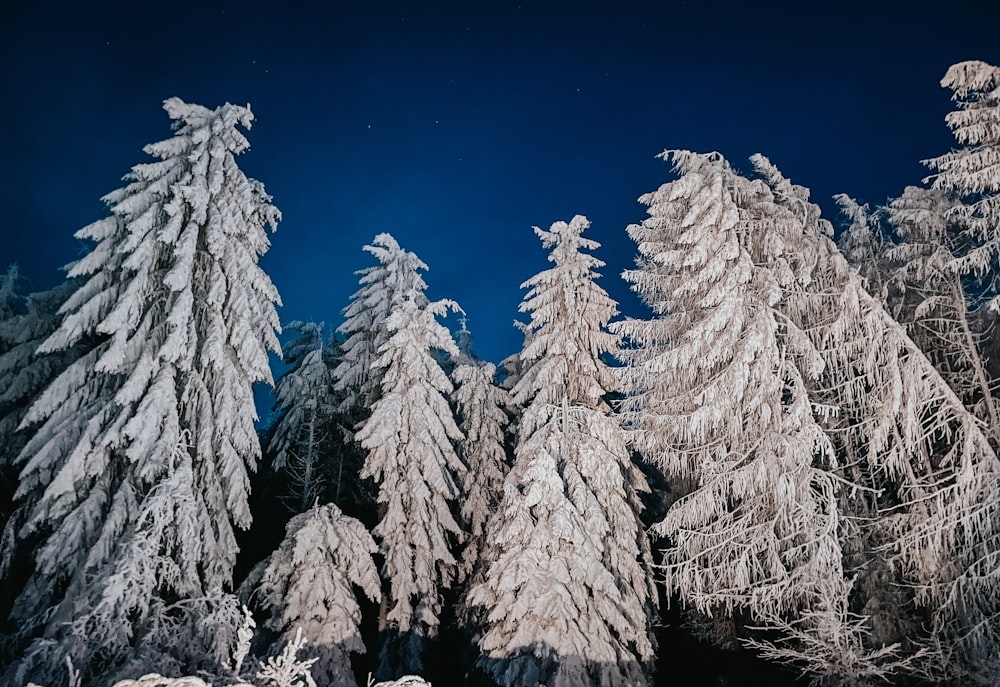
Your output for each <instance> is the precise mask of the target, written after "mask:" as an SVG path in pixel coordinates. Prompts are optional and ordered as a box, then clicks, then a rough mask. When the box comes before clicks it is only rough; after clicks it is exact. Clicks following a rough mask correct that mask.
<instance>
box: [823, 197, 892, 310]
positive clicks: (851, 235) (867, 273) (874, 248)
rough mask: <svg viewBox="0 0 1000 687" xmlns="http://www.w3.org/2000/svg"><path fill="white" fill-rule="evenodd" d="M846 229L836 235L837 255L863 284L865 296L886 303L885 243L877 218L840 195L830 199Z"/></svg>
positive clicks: (874, 214) (863, 206)
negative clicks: (856, 272) (842, 218)
mask: <svg viewBox="0 0 1000 687" xmlns="http://www.w3.org/2000/svg"><path fill="white" fill-rule="evenodd" d="M833 199H834V200H835V201H836V202H837V205H838V206H840V212H841V213H842V214H843V215H844V217H845V218H846V219H847V221H848V223H847V226H845V227H844V228H843V230H842V231H841V233H840V240H839V242H838V244H839V246H840V250H841V252H842V253H843V254H844V257H846V258H847V261H848V262H849V263H850V264H851V266H852V267H853V268H854V269H856V270H857V271H858V274H860V275H861V277H862V278H863V279H864V280H865V283H866V284H867V286H868V292H869V293H871V294H872V295H873V296H875V297H876V298H878V299H879V300H880V301H882V302H883V303H886V302H887V301H888V293H887V291H888V274H887V273H888V271H889V269H890V268H889V266H888V265H887V264H886V259H887V258H886V255H885V251H886V250H887V248H888V246H887V241H886V238H885V234H884V232H883V231H882V226H881V214H880V213H879V212H877V211H876V212H872V211H871V209H870V208H869V207H868V205H861V204H859V203H858V202H857V201H856V200H854V199H853V198H851V197H850V196H848V195H846V194H844V193H838V194H837V195H835V196H834V197H833Z"/></svg>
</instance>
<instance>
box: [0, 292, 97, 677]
mask: <svg viewBox="0 0 1000 687" xmlns="http://www.w3.org/2000/svg"><path fill="white" fill-rule="evenodd" d="M78 286H79V284H78V283H76V282H75V281H73V280H66V281H63V282H62V283H61V284H60V285H58V286H56V287H55V288H53V289H50V290H49V291H41V292H39V293H32V294H29V295H28V296H27V298H25V300H26V308H27V311H26V312H24V313H22V314H14V315H12V316H10V317H9V318H7V319H5V320H3V321H0V351H2V352H0V484H2V486H0V490H2V498H3V502H4V503H11V502H12V501H13V496H14V493H15V491H16V489H17V471H18V466H17V465H16V461H15V459H16V457H17V456H18V455H19V454H20V453H21V450H22V449H23V448H24V444H25V441H26V440H27V435H28V433H27V431H19V430H18V427H19V425H20V424H21V420H22V419H23V418H24V416H25V414H26V413H27V412H28V407H29V406H30V405H31V403H32V401H33V400H34V399H35V398H36V397H38V395H39V394H40V393H41V392H42V390H44V388H45V387H46V386H47V385H48V384H49V383H50V382H51V381H52V380H53V379H55V377H56V376H57V375H59V373H61V372H62V371H63V370H65V369H66V367H67V366H68V365H69V364H70V363H71V362H72V361H73V360H74V359H75V358H76V357H77V356H79V355H80V354H81V353H82V352H83V351H84V350H85V349H86V348H87V344H86V343H82V342H81V343H78V344H77V345H76V346H72V347H70V348H67V349H65V350H61V351H56V352H54V353H49V354H46V355H35V351H36V350H37V349H38V347H39V346H40V345H41V343H42V342H43V341H45V339H47V338H48V337H49V336H50V335H51V334H52V332H54V331H55V329H56V328H57V327H58V326H59V314H58V311H59V307H60V306H61V305H62V304H63V302H65V300H66V299H67V298H68V297H69V296H70V295H71V294H72V293H73V291H75V290H76V288H77V287H78ZM33 500H34V499H33V497H32V496H29V497H26V498H22V499H21V504H20V506H18V507H17V508H16V509H14V510H13V512H10V513H0V522H2V523H3V534H2V535H0V580H3V581H4V583H5V584H3V585H2V590H0V617H7V614H8V613H9V611H10V604H11V603H12V602H13V600H14V596H16V592H17V590H18V588H19V587H20V584H21V582H22V581H23V579H24V577H25V576H27V575H28V573H29V572H30V567H27V569H24V568H25V567H26V566H27V565H28V560H27V559H28V558H29V555H28V550H29V548H30V546H31V545H32V543H33V542H32V541H29V540H27V539H26V538H24V537H19V536H18V530H20V528H21V526H22V525H23V524H24V518H25V516H26V515H27V511H28V508H29V506H30V504H31V502H32V501H33ZM12 505H13V504H12ZM3 658H4V657H3V654H2V653H0V662H2V659H3Z"/></svg>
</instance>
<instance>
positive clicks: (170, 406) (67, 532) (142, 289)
mask: <svg viewBox="0 0 1000 687" xmlns="http://www.w3.org/2000/svg"><path fill="white" fill-rule="evenodd" d="M164 109H165V110H166V111H167V113H168V115H169V116H170V118H171V119H172V120H174V128H175V135H174V136H173V137H172V138H169V139H167V140H164V141H161V142H159V143H154V144H151V145H148V146H146V148H145V152H146V153H148V154H149V155H151V156H152V157H154V158H156V160H155V161H153V162H149V163H144V164H139V165H136V166H135V167H133V168H132V170H131V172H130V173H129V174H128V175H127V177H126V180H127V182H128V183H127V185H126V186H125V187H123V188H121V189H119V190H117V191H114V192H112V193H110V194H109V195H107V196H106V197H105V199H104V200H105V202H106V203H107V204H108V206H109V208H110V215H109V216H108V217H106V218H105V219H102V220H99V221H97V222H95V223H93V224H91V225H89V226H87V227H85V228H84V229H81V230H80V231H78V232H77V234H76V236H77V237H78V238H80V239H84V240H89V241H92V242H93V248H92V249H91V250H90V252H89V253H88V254H87V255H85V256H84V257H83V258H81V259H80V260H79V261H78V262H76V263H74V264H73V265H71V266H70V268H69V273H68V274H69V277H70V278H75V279H79V280H80V286H79V288H77V289H76V290H75V291H74V293H73V294H72V295H71V296H70V297H69V299H68V300H67V301H66V302H65V304H64V305H63V306H62V309H61V311H60V312H61V322H60V325H59V327H58V329H57V330H56V331H55V332H54V333H53V334H52V335H51V336H49V337H48V339H46V340H45V341H44V342H43V343H42V344H41V346H40V347H39V349H38V353H39V354H48V353H51V352H55V351H60V350H66V349H69V348H71V347H73V346H75V345H77V343H79V342H87V341H90V342H92V345H91V346H90V347H89V348H88V349H87V350H86V351H85V352H84V353H82V354H81V355H80V356H79V357H78V358H77V359H76V360H75V361H74V362H73V363H72V364H70V365H69V367H68V368H67V369H66V370H65V371H64V372H63V373H62V374H60V375H59V376H58V377H57V378H56V379H55V380H54V381H53V382H52V384H50V385H49V386H48V388H47V389H46V390H45V391H44V392H43V393H42V394H41V396H40V397H39V398H38V399H37V400H36V401H35V403H34V404H33V405H32V407H31V409H30V410H29V411H28V413H27V416H26V417H25V419H24V425H25V426H28V427H31V428H32V435H31V438H30V439H29V440H28V442H27V445H26V446H25V448H24V450H23V451H22V454H21V458H20V460H21V462H22V464H23V466H24V467H23V470H22V472H21V476H20V481H21V482H20V487H19V491H18V497H19V498H20V499H21V502H22V503H23V504H24V505H26V506H27V508H28V514H27V518H26V524H25V525H24V527H23V528H22V533H21V536H32V535H36V534H37V535H39V536H41V537H42V538H43V543H42V545H41V546H40V547H39V548H38V550H37V552H36V554H35V556H34V564H35V574H34V575H33V577H32V578H31V581H30V583H29V584H28V586H27V587H26V588H25V589H24V590H23V591H22V593H21V594H20V597H19V598H18V601H17V604H16V606H15V608H14V610H13V614H12V617H13V618H14V619H15V620H16V621H18V622H21V623H26V624H28V625H29V626H30V625H31V624H32V623H34V622H36V621H37V622H38V626H39V627H38V630H39V631H40V633H41V635H40V636H38V638H37V639H36V640H35V641H34V642H33V643H32V645H31V646H30V647H29V649H28V651H27V652H26V654H25V656H24V658H23V660H22V661H20V662H19V663H18V665H17V666H15V668H16V671H15V672H16V675H17V677H18V678H19V679H21V680H22V681H24V680H25V679H26V678H27V677H32V678H33V679H36V680H39V681H44V682H50V681H51V678H52V672H51V671H52V670H53V669H54V668H55V667H57V666H62V664H63V657H64V655H68V656H70V657H71V658H72V660H73V662H74V664H75V665H76V666H77V667H79V668H80V669H81V671H82V673H83V675H84V676H86V678H87V679H88V680H90V679H94V680H96V679H98V677H99V676H100V675H113V674H114V671H115V667H116V666H118V665H125V666H128V665H130V663H129V661H130V660H131V661H133V662H138V663H142V662H143V661H144V660H145V659H143V656H146V658H147V659H148V658H149V657H150V656H157V657H159V658H158V659H157V660H161V659H162V661H163V663H165V664H167V663H168V662H169V661H170V660H173V661H174V662H175V665H176V666H178V667H179V666H181V665H189V664H194V663H197V662H203V663H204V664H205V665H211V664H212V662H213V661H214V662H215V663H216V664H219V663H221V662H223V661H225V660H226V658H227V657H228V654H229V651H230V643H231V641H232V640H233V639H234V637H233V636H232V632H230V631H229V630H228V629H227V628H233V627H235V625H236V623H235V622H233V621H234V616H238V614H239V611H238V608H237V607H236V604H235V599H234V597H232V595H231V594H230V593H229V592H228V589H229V587H230V585H231V581H232V570H233V564H234V562H235V558H236V553H237V545H236V540H235V536H234V527H240V528H246V527H248V526H249V524H250V512H249V508H248V505H247V495H248V474H247V473H248V470H252V469H255V467H256V463H257V460H258V457H259V454H260V447H259V442H258V439H257V435H256V432H255V430H254V426H253V423H254V420H255V419H256V417H255V414H254V412H253V395H252V390H251V384H252V383H254V382H270V381H271V373H270V370H269V367H268V356H267V353H268V350H271V351H278V349H279V347H278V341H277V338H276V335H275V332H276V330H277V329H278V318H277V313H276V311H275V308H274V306H275V303H276V302H278V294H277V291H276V289H275V288H274V286H273V285H272V283H271V281H270V279H268V277H267V275H266V274H265V273H264V272H263V271H262V270H261V269H260V267H259V266H258V264H257V263H258V259H259V257H260V255H262V254H263V253H264V252H265V251H266V250H267V248H268V245H269V241H268V238H267V234H266V228H267V227H268V226H269V225H270V226H271V227H272V228H273V227H274V226H275V224H276V222H277V220H278V219H279V217H280V214H279V212H278V210H277V209H276V208H275V207H274V206H273V205H271V203H270V197H269V196H268V195H267V194H266V193H265V191H264V187H263V185H262V184H261V183H260V182H258V181H255V180H253V179H249V178H247V177H246V176H245V175H244V174H243V172H242V171H241V170H240V169H239V167H238V166H237V164H236V160H235V156H236V155H238V154H239V153H241V152H243V151H244V150H246V149H247V147H248V142H247V140H246V138H245V137H244V136H243V134H242V133H241V132H240V130H239V127H240V126H242V127H246V128H249V126H250V124H251V122H252V120H253V115H252V113H251V112H250V110H249V108H248V107H240V106H235V105H229V104H226V105H223V106H222V107H219V108H217V109H215V110H210V109H207V108H205V107H202V106H200V105H192V104H187V103H184V102H182V101H181V100H179V99H177V98H171V99H169V100H167V101H166V102H165V103H164Z"/></svg>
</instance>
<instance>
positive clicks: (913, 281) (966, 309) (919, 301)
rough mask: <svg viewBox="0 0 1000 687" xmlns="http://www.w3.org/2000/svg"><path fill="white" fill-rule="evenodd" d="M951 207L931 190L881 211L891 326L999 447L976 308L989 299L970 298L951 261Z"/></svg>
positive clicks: (982, 311) (955, 246) (981, 314)
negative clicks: (887, 240) (885, 223)
mask: <svg viewBox="0 0 1000 687" xmlns="http://www.w3.org/2000/svg"><path fill="white" fill-rule="evenodd" d="M958 207H959V203H958V200H957V199H956V198H955V197H954V196H953V195H951V194H948V193H945V192H943V191H940V190H938V189H922V188H918V187H915V186H909V187H907V188H906V189H905V190H904V192H903V194H902V195H901V196H900V197H899V198H896V199H895V200H893V201H892V203H890V204H889V207H888V209H887V212H888V217H889V220H890V221H891V222H892V224H893V227H894V229H895V233H896V236H897V237H898V242H897V243H896V244H894V245H893V246H892V247H890V248H888V249H887V251H886V256H887V258H888V259H889V260H890V262H891V265H892V267H893V273H892V279H893V284H894V287H895V290H896V291H897V292H898V293H899V294H900V300H901V304H900V306H899V307H897V308H896V310H897V314H896V319H897V320H898V321H899V322H901V323H902V324H904V325H906V328H907V332H908V333H909V335H910V337H911V338H912V339H913V341H914V342H915V343H916V344H917V345H918V346H919V347H920V350H921V351H923V352H924V353H925V354H926V355H927V357H928V358H929V359H930V360H931V362H932V363H934V366H935V368H937V370H938V371H939V372H940V373H941V376H942V377H944V379H945V380H946V381H947V382H948V384H949V386H951V388H952V389H954V390H955V393H956V394H958V396H959V398H961V399H962V402H963V403H964V405H965V406H966V407H967V408H969V409H970V410H972V411H973V412H975V414H976V416H977V417H978V418H979V419H980V420H981V421H982V422H983V424H984V427H985V428H986V430H987V436H988V437H989V438H990V441H991V442H992V445H993V447H994V450H996V449H997V448H998V447H1000V407H998V401H997V399H996V389H997V386H996V380H995V379H993V376H992V375H991V374H990V369H989V358H988V355H987V350H988V346H989V344H990V340H989V338H988V335H989V329H990V327H991V325H992V324H993V323H994V322H995V319H996V316H995V314H993V313H991V312H989V311H988V309H987V308H984V307H982V306H983V304H984V299H983V298H982V296H984V295H985V300H986V301H988V300H989V299H990V297H991V295H990V294H979V295H978V296H979V297H975V296H974V295H973V294H970V293H969V292H968V291H967V289H966V286H965V284H964V283H963V275H962V273H961V272H960V271H959V270H958V263H957V262H956V260H955V258H956V256H957V255H960V254H961V249H960V245H961V242H962V230H961V227H960V225H959V224H958V221H957V218H956V214H957V213H956V212H955V210H956V209H957V208H958Z"/></svg>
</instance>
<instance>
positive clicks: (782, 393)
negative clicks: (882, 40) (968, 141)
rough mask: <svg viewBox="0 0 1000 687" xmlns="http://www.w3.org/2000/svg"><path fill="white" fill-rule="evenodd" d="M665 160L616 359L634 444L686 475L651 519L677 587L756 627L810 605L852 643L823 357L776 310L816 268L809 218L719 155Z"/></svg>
mask: <svg viewBox="0 0 1000 687" xmlns="http://www.w3.org/2000/svg"><path fill="white" fill-rule="evenodd" d="M663 157H664V158H665V159H671V160H672V161H673V163H674V167H675V170H676V171H677V173H678V174H679V178H678V179H677V180H676V181H673V182H670V183H667V184H664V185H663V186H661V187H660V189H658V190H657V191H656V192H654V193H650V194H647V195H645V196H643V197H642V198H641V199H640V201H641V202H642V203H644V204H645V205H647V206H648V207H649V210H648V212H649V218H648V219H646V220H645V221H643V222H642V223H641V224H634V225H631V226H630V227H629V228H628V232H629V235H630V236H631V237H632V239H633V240H634V241H635V242H636V244H637V245H638V248H639V258H638V261H637V262H638V265H637V268H636V269H634V270H628V271H626V272H625V273H624V275H623V276H624V278H625V279H626V281H628V282H629V283H630V284H631V285H632V288H633V289H634V290H635V291H636V292H637V293H638V294H639V295H640V296H641V297H642V298H643V300H644V301H645V302H646V303H647V304H648V305H649V306H650V308H651V309H652V310H653V313H654V317H653V318H651V319H649V320H626V321H624V322H621V323H619V324H618V325H617V327H616V331H619V332H621V333H622V334H623V335H624V336H625V337H626V339H627V340H628V341H629V342H630V343H631V344H632V345H631V346H630V347H628V348H626V349H625V351H624V354H623V357H624V359H625V360H626V362H627V363H628V364H627V365H626V367H624V368H622V370H621V372H622V376H623V379H624V383H625V386H626V389H627V396H626V400H625V401H624V402H623V404H622V413H623V416H624V418H625V421H626V422H627V424H628V426H629V427H630V428H631V430H632V439H633V443H634V445H635V446H636V448H637V449H638V450H639V451H640V452H641V453H642V455H643V456H644V457H645V458H646V459H647V460H650V461H652V462H654V464H656V465H658V466H659V467H660V468H661V469H663V470H664V472H665V473H666V475H667V476H668V478H671V479H674V480H677V481H681V480H686V481H687V482H688V483H690V484H692V486H693V488H692V490H691V491H690V493H688V494H686V495H684V496H682V497H681V498H680V499H679V500H678V501H677V502H675V503H674V504H673V506H672V507H671V508H670V509H669V510H668V512H667V515H666V518H665V519H664V520H663V521H662V522H661V523H660V524H659V525H658V530H659V532H660V533H661V534H663V535H665V536H666V538H667V541H668V542H669V546H668V547H667V549H666V550H665V551H664V566H665V567H664V569H665V573H666V582H667V586H668V590H670V591H671V592H673V593H678V594H679V595H680V597H681V599H682V600H683V602H684V603H685V604H688V605H691V606H692V607H694V608H695V609H697V610H698V611H700V612H702V613H704V614H706V615H709V616H715V615H719V614H723V615H727V616H732V615H733V614H737V613H738V614H742V615H744V616H749V617H750V618H751V621H750V622H752V623H753V624H756V625H770V626H772V627H777V626H780V625H782V624H784V623H785V622H786V620H787V619H789V618H795V619H796V620H800V621H801V620H802V619H803V616H802V615H801V614H800V613H799V610H800V609H803V608H804V609H808V611H809V612H810V613H811V614H814V616H813V618H811V619H810V626H809V627H807V628H804V629H805V630H806V631H807V634H810V633H811V635H812V636H813V638H814V640H816V639H818V640H819V643H820V644H821V645H826V646H827V647H828V648H833V647H834V645H838V647H839V648H840V649H841V651H842V652H843V651H846V650H848V649H849V650H850V651H851V653H853V654H859V653H861V651H862V638H861V637H859V636H858V635H857V632H856V631H855V629H854V628H851V627H850V626H849V625H848V624H847V622H846V619H844V617H843V612H844V611H846V610H847V606H848V594H849V591H850V585H849V584H848V582H847V580H846V579H845V576H844V572H843V570H842V561H841V558H842V551H841V545H840V542H839V540H838V528H839V526H840V523H839V513H838V509H837V499H836V482H835V480H834V478H833V476H832V475H831V474H830V473H829V472H828V469H829V468H832V467H834V466H835V465H836V463H837V458H836V456H835V453H834V447H833V445H832V443H831V442H830V440H829V438H828V437H827V436H826V434H825V433H824V431H823V428H822V427H821V425H820V424H819V423H818V421H817V419H816V418H815V417H814V415H813V411H812V406H811V403H810V399H809V396H808V388H809V386H810V385H811V384H813V383H815V380H816V379H817V377H818V375H819V374H820V372H821V371H822V369H823V363H822V360H821V358H820V353H819V351H818V350H817V349H816V348H815V346H814V345H813V344H812V343H811V342H810V341H809V339H808V337H807V335H806V333H805V332H804V331H803V330H802V329H801V328H800V326H799V325H797V324H796V323H794V322H792V321H790V319H789V318H788V317H787V315H786V314H784V313H783V312H782V306H783V305H784V302H785V301H787V299H788V296H787V294H786V291H788V290H790V289H794V287H795V285H796V284H801V283H808V281H809V280H810V279H811V277H810V274H809V271H810V269H811V268H812V263H811V262H810V257H811V256H809V255H808V254H804V255H800V254H799V253H798V251H799V246H800V244H801V242H800V241H798V240H797V237H796V236H795V234H796V233H797V232H800V228H799V226H798V224H797V223H795V222H794V221H790V220H792V219H793V218H791V217H790V216H788V215H787V214H786V213H783V212H781V211H779V210H778V208H776V206H775V204H774V200H773V197H772V194H771V193H770V191H769V190H768V188H767V187H766V186H765V185H764V184H762V183H761V182H759V181H758V182H751V181H750V180H748V179H745V178H743V177H741V176H739V175H738V174H736V173H735V172H734V171H733V170H732V168H731V167H730V166H729V165H728V163H727V162H726V161H725V160H724V159H722V157H721V156H719V155H718V154H709V155H699V154H694V153H690V152H687V151H668V152H667V153H664V155H663ZM840 620H844V622H838V621H840ZM817 635H819V636H817ZM819 670H821V671H837V670H839V667H836V666H822V667H820V668H819Z"/></svg>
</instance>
